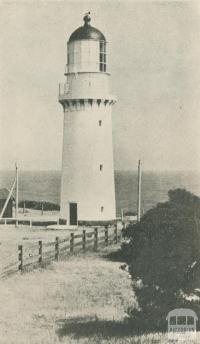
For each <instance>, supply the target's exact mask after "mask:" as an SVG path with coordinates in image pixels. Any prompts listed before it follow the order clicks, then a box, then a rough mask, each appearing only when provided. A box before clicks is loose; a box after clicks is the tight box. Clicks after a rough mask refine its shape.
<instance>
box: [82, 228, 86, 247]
mask: <svg viewBox="0 0 200 344" xmlns="http://www.w3.org/2000/svg"><path fill="white" fill-rule="evenodd" d="M85 243H86V233H85V229H84V230H83V241H82V248H83V251H85Z"/></svg>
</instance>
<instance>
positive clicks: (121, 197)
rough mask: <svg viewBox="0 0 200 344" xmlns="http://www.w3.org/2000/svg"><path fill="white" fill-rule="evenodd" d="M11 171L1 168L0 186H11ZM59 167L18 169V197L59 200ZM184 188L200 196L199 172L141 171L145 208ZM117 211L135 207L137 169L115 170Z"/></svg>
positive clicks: (131, 209) (143, 205)
mask: <svg viewBox="0 0 200 344" xmlns="http://www.w3.org/2000/svg"><path fill="white" fill-rule="evenodd" d="M14 177H15V172H14V171H8V170H2V171H0V188H8V189H10V188H11V186H12V183H13V180H14ZM60 184H61V171H59V170H54V171H53V170H43V171H37V170H31V171H28V170H22V171H19V200H20V201H23V200H35V201H49V202H54V203H57V204H60ZM175 188H184V189H186V190H188V191H190V192H192V193H194V194H196V195H197V196H200V172H196V171H157V172H155V171H143V172H142V200H141V206H142V209H143V210H144V211H147V210H148V209H150V208H152V207H154V206H155V205H156V204H157V203H158V202H164V201H166V200H167V198H168V195H167V194H168V191H169V190H170V189H175ZM115 195H116V211H117V215H120V213H121V209H122V208H123V209H124V211H136V209H137V171H133V170H127V171H119V170H116V171H115Z"/></svg>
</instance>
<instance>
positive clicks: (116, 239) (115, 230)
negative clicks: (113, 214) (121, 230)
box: [114, 224, 118, 244]
mask: <svg viewBox="0 0 200 344" xmlns="http://www.w3.org/2000/svg"><path fill="white" fill-rule="evenodd" d="M114 234H115V235H114V242H115V244H117V242H118V234H117V224H116V225H115V228H114Z"/></svg>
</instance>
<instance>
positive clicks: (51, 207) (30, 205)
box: [19, 200, 60, 211]
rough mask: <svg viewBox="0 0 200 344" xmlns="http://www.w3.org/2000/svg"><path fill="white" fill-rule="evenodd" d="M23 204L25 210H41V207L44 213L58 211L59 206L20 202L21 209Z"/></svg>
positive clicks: (49, 203)
mask: <svg viewBox="0 0 200 344" xmlns="http://www.w3.org/2000/svg"><path fill="white" fill-rule="evenodd" d="M24 203H25V208H27V209H35V210H41V209H42V207H43V210H44V211H53V210H60V206H59V205H58V204H55V203H52V202H46V201H44V202H43V201H29V200H26V201H21V202H19V207H20V208H23V207H24Z"/></svg>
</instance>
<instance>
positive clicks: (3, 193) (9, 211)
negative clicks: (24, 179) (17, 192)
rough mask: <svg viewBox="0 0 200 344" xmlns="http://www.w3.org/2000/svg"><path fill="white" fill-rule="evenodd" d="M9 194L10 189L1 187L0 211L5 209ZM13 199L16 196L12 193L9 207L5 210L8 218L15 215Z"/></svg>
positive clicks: (4, 215) (5, 215)
mask: <svg viewBox="0 0 200 344" xmlns="http://www.w3.org/2000/svg"><path fill="white" fill-rule="evenodd" d="M8 195H9V191H8V189H6V188H3V189H0V213H1V212H2V210H3V206H4V204H5V202H6V199H7V197H8ZM13 201H14V197H13V196H12V195H11V197H10V199H9V202H8V204H7V207H6V209H5V211H4V214H3V217H8V218H10V217H13V211H12V208H13Z"/></svg>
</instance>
